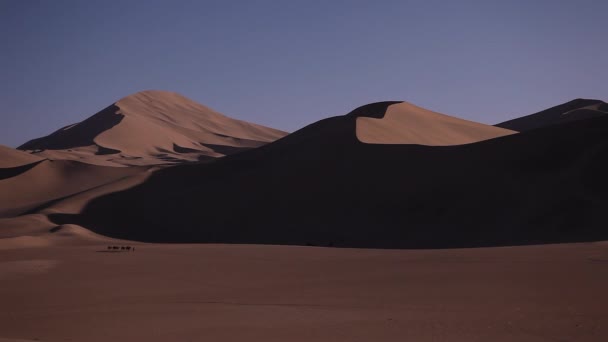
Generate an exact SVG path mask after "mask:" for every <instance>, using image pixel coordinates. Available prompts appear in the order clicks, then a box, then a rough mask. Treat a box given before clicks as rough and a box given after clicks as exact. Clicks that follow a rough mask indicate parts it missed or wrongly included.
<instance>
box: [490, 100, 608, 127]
mask: <svg viewBox="0 0 608 342" xmlns="http://www.w3.org/2000/svg"><path fill="white" fill-rule="evenodd" d="M607 114H608V104H606V103H605V102H603V101H600V100H592V99H575V100H572V101H569V102H566V103H563V104H560V105H557V106H555V107H551V108H549V109H545V110H542V111H540V112H538V113H534V114H530V115H526V116H522V117H520V118H516V119H512V120H508V121H505V122H502V123H499V124H497V125H496V126H497V127H503V128H507V129H511V130H514V131H518V132H525V131H529V130H533V129H537V128H542V127H546V126H551V125H558V124H563V123H568V122H572V121H578V120H585V119H589V118H594V117H601V116H605V115H607Z"/></svg>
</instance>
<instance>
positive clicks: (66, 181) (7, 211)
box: [0, 160, 146, 218]
mask: <svg viewBox="0 0 608 342" xmlns="http://www.w3.org/2000/svg"><path fill="white" fill-rule="evenodd" d="M145 169H146V168H145V167H129V168H125V167H120V168H117V167H105V166H98V165H90V164H85V163H79V162H76V161H70V160H55V161H53V160H45V161H41V162H37V163H34V164H28V167H27V168H25V169H23V170H22V172H20V173H18V174H15V175H11V177H6V178H3V179H1V178H0V218H2V217H13V216H18V215H21V214H24V213H26V212H28V211H30V210H32V209H35V208H37V207H40V206H43V205H45V204H46V203H49V202H51V201H55V200H59V199H62V198H64V197H66V196H70V195H74V194H77V193H80V192H82V191H86V190H89V189H92V188H95V187H98V186H101V185H104V184H108V183H111V182H114V181H117V180H120V179H122V178H125V177H129V176H132V175H136V174H138V173H142V172H143V171H144V170H145Z"/></svg>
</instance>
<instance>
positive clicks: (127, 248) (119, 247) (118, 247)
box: [108, 246, 135, 252]
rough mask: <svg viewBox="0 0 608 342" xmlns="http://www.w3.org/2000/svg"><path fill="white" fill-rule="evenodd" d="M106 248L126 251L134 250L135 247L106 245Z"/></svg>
mask: <svg viewBox="0 0 608 342" xmlns="http://www.w3.org/2000/svg"><path fill="white" fill-rule="evenodd" d="M108 250H109V251H111V250H121V251H125V250H126V251H128V252H135V247H131V246H108Z"/></svg>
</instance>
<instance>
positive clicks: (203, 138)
mask: <svg viewBox="0 0 608 342" xmlns="http://www.w3.org/2000/svg"><path fill="white" fill-rule="evenodd" d="M285 134H286V133H285V132H282V131H279V130H276V129H272V128H268V127H264V126H260V125H257V124H253V123H249V122H245V121H241V120H235V119H232V118H229V117H227V116H224V115H222V114H220V113H218V112H216V111H213V110H212V109H210V108H207V107H205V106H203V105H201V104H198V103H196V102H194V101H192V100H190V99H187V98H185V97H183V96H181V95H179V94H176V93H171V92H165V91H143V92H140V93H136V94H133V95H130V96H127V97H125V98H123V99H121V100H119V101H117V102H116V103H114V104H113V105H111V106H109V107H107V108H105V109H104V110H102V111H100V112H99V113H97V114H95V115H93V116H92V117H90V118H88V119H87V120H85V121H83V122H80V123H77V124H74V125H70V126H67V127H64V128H62V129H60V130H58V131H56V132H55V133H53V134H51V135H49V136H46V137H43V138H39V139H34V140H31V141H29V142H27V143H25V144H23V145H22V146H20V147H19V148H20V149H22V150H29V151H34V152H36V154H37V155H39V156H41V157H45V158H49V159H70V160H78V161H82V162H87V163H92V164H98V165H152V164H171V163H180V162H188V161H198V160H204V159H206V158H215V157H221V156H224V155H227V154H231V153H235V152H239V151H242V150H246V149H250V148H254V147H257V146H260V145H263V144H266V143H268V142H271V141H274V140H276V139H278V138H280V137H282V136H284V135H285Z"/></svg>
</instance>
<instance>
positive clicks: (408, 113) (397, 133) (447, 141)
mask: <svg viewBox="0 0 608 342" xmlns="http://www.w3.org/2000/svg"><path fill="white" fill-rule="evenodd" d="M514 133H515V132H514V131H511V130H508V129H503V128H499V127H493V126H488V125H484V124H480V123H477V122H472V121H467V120H463V119H458V118H455V117H452V116H448V115H444V114H440V113H436V112H432V111H430V110H426V109H424V108H420V107H418V106H415V105H413V104H411V103H407V102H402V103H398V104H394V105H391V106H389V107H388V109H387V111H386V114H384V116H383V117H381V118H374V117H366V116H363V117H359V118H357V138H358V139H359V140H360V141H361V142H364V143H369V144H417V145H429V146H448V145H462V144H469V143H473V142H477V141H482V140H487V139H492V138H497V137H501V136H505V135H509V134H514Z"/></svg>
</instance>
